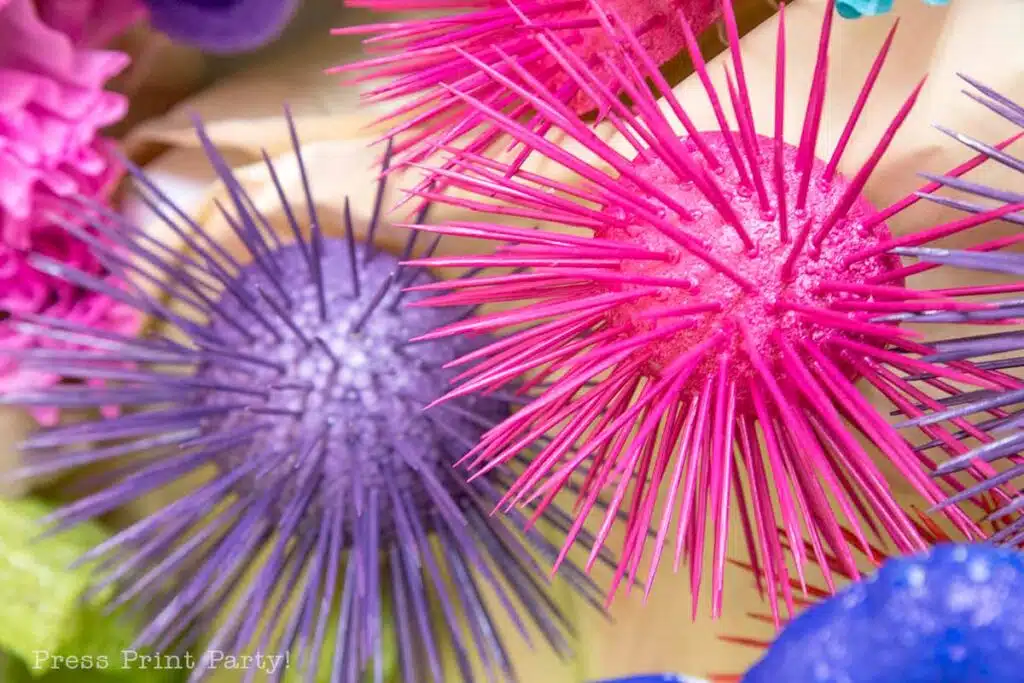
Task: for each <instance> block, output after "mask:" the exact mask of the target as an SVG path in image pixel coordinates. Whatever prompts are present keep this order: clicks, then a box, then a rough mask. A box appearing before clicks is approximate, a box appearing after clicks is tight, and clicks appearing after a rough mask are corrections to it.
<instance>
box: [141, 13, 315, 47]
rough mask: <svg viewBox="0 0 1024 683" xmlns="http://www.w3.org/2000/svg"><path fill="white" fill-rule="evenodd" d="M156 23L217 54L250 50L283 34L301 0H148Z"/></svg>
mask: <svg viewBox="0 0 1024 683" xmlns="http://www.w3.org/2000/svg"><path fill="white" fill-rule="evenodd" d="M145 2H146V5H147V6H148V7H149V12H150V21H151V22H152V24H153V27H154V28H156V29H158V30H160V31H163V32H164V33H165V34H167V35H168V36H169V37H170V38H172V39H174V40H177V41H179V42H182V43H186V44H189V45H193V46H195V47H198V48H200V49H201V50H205V51H207V52H213V53H217V54H228V53H236V52H247V51H249V50H254V49H256V48H259V47H262V46H263V45H266V44H267V43H269V42H270V41H272V40H274V39H275V38H277V37H278V36H279V35H281V32H282V31H284V29H285V27H286V26H287V25H288V23H289V22H290V21H291V19H292V17H293V16H294V15H295V12H296V10H297V9H298V6H299V3H298V0H145Z"/></svg>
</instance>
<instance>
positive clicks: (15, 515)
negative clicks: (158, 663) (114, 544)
mask: <svg viewBox="0 0 1024 683" xmlns="http://www.w3.org/2000/svg"><path fill="white" fill-rule="evenodd" d="M50 512H52V510H51V508H50V507H48V506H47V505H46V504H44V503H42V502H40V501H37V500H32V499H16V500H7V499H0V650H3V651H4V652H5V653H6V655H5V659H6V663H5V664H3V665H0V666H6V667H7V668H8V669H10V670H11V673H10V675H9V676H4V677H3V678H0V681H3V682H4V683H6V682H7V681H8V680H12V681H18V680H19V678H18V676H21V675H22V674H23V673H24V672H25V671H27V674H28V675H29V676H30V678H31V679H33V680H35V681H39V682H40V683H51V681H52V682H53V683H58V682H62V681H69V682H70V681H76V682H78V681H81V683H90V682H91V681H92V680H93V678H91V676H98V677H99V678H96V679H95V680H96V681H107V680H118V681H127V682H130V683H150V682H151V681H153V682H155V681H173V680H180V679H181V678H182V677H183V676H182V675H181V674H182V673H187V672H173V671H140V670H137V669H134V668H125V667H123V666H122V662H123V658H122V651H123V650H125V649H127V648H128V647H129V646H130V644H131V642H132V640H133V639H134V636H135V629H134V628H133V625H132V624H131V623H130V622H128V621H127V620H125V619H124V618H122V617H120V616H119V615H116V614H115V615H108V614H106V613H105V610H104V601H105V600H106V599H107V596H104V595H101V596H98V597H97V598H96V599H95V600H94V601H92V602H86V601H85V600H84V599H83V596H84V594H85V591H86V589H87V588H88V587H89V585H90V583H91V579H92V567H91V566H88V565H86V566H82V567H78V568H75V569H71V568H70V565H71V564H72V563H73V562H74V561H75V560H77V559H78V558H79V557H81V555H82V554H84V553H85V552H86V551H87V550H89V549H91V548H93V547H95V546H96V545H97V544H99V543H101V542H103V541H104V540H106V539H107V538H108V535H107V533H106V532H105V531H104V529H103V528H102V527H100V526H99V525H98V524H93V523H84V524H80V525H77V526H75V527H74V528H72V529H71V530H69V531H66V532H63V533H61V534H57V535H54V536H50V537H47V538H43V539H40V538H39V534H40V531H42V529H43V526H42V525H41V521H40V520H41V519H42V518H43V517H44V516H46V515H47V514H49V513H50ZM19 666H20V667H21V668H20V669H19V668H18V667H19ZM22 669H24V671H22ZM0 671H3V669H2V668H0ZM5 673H6V672H5Z"/></svg>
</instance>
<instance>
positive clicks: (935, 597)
mask: <svg viewBox="0 0 1024 683" xmlns="http://www.w3.org/2000/svg"><path fill="white" fill-rule="evenodd" d="M1022 590H1024V556H1022V555H1021V554H1020V553H1016V552H1012V551H1009V550H1004V549H999V548H995V547H993V546H990V545H976V546H971V545H941V546H938V547H937V548H935V549H933V550H931V551H929V552H928V553H926V554H923V555H918V556H915V557H908V558H903V559H896V560H891V561H889V562H887V563H886V564H884V565H883V566H882V568H881V569H880V570H879V571H878V572H877V574H875V575H873V576H872V577H870V578H869V579H867V580H864V581H861V582H859V583H856V584H854V585H852V586H850V587H849V588H847V589H846V590H844V591H842V592H840V593H838V594H837V595H836V596H835V597H833V598H831V599H829V600H827V601H825V602H823V603H821V604H819V605H816V606H814V607H812V608H810V609H808V610H807V611H806V612H804V613H803V614H802V615H801V616H800V617H798V618H797V619H795V620H794V621H793V622H792V623H791V624H790V625H789V626H788V627H787V628H786V629H785V630H784V631H783V632H782V634H781V635H780V636H779V638H778V640H776V642H775V643H774V644H773V645H772V646H771V648H770V649H769V650H768V653H767V654H766V655H765V657H764V659H762V660H761V661H760V662H759V663H758V664H756V665H755V666H754V667H753V668H752V669H751V670H750V671H749V672H747V674H746V676H744V677H743V679H742V681H743V683H768V682H773V683H774V682H775V681H820V682H821V683H1011V682H1013V681H1019V680H1020V677H1021V674H1020V672H1021V667H1022V666H1024V661H1022V659H1021V655H1020V652H1021V650H1020V647H1019V646H1018V643H1019V642H1020V639H1021V638H1022V637H1024V616H1022V615H1024V603H1022V600H1021V595H1022Z"/></svg>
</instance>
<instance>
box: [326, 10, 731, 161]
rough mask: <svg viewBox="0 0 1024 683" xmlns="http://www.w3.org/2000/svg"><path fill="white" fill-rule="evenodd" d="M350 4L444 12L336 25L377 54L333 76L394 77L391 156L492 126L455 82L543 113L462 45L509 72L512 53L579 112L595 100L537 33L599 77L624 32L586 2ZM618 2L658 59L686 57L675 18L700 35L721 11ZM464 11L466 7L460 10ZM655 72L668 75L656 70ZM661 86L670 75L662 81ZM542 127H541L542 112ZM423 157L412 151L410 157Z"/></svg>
mask: <svg viewBox="0 0 1024 683" xmlns="http://www.w3.org/2000/svg"><path fill="white" fill-rule="evenodd" d="M347 4H348V5H349V6H350V7H368V8H371V9H374V10H381V11H392V10H416V11H423V10H440V11H442V12H443V14H442V15H441V16H433V17H430V18H422V17H418V18H412V19H405V20H400V21H389V22H385V23H380V24H370V25H365V26H352V27H348V28H341V29H337V30H336V31H335V33H336V34H338V35H344V34H349V35H352V34H356V35H368V36H370V37H369V38H368V39H367V40H366V42H365V45H366V49H367V50H368V51H372V54H373V56H372V57H370V58H368V59H366V60H363V61H359V62H355V63H353V64H347V65H344V66H339V67H337V68H336V69H333V70H332V72H333V73H357V74H360V75H359V77H358V80H359V81H370V80H379V79H387V82H386V83H384V84H383V85H380V86H378V87H376V88H375V89H373V90H371V91H370V92H369V93H368V94H367V95H366V99H367V100H369V101H372V102H384V101H395V102H396V103H397V104H396V107H395V109H394V110H393V111H391V112H390V113H389V114H388V115H387V116H386V117H384V119H383V120H392V119H396V118H399V117H407V120H405V121H403V122H402V123H401V124H400V125H398V127H397V129H395V130H392V131H391V132H389V136H394V135H396V134H402V135H401V137H400V138H399V139H398V140H397V141H396V143H395V149H394V152H395V154H397V155H403V154H404V153H405V152H406V151H408V150H410V149H413V150H417V149H418V150H423V149H424V148H423V147H422V146H420V143H422V142H423V141H425V140H434V141H438V140H440V141H450V140H453V139H455V138H457V137H459V136H460V135H462V134H465V133H467V132H469V131H471V130H473V129H474V128H476V127H477V126H479V125H481V124H485V123H486V122H487V118H486V117H485V116H481V115H480V114H479V113H477V112H474V111H473V108H472V107H466V106H465V104H464V103H463V102H462V100H461V99H460V98H459V97H457V96H456V95H454V94H453V93H451V92H449V91H448V90H447V87H449V86H450V87H455V88H458V89H459V90H461V91H462V92H473V93H474V95H475V96H476V97H477V98H478V99H480V100H481V101H482V102H486V103H487V104H489V105H490V106H492V107H494V108H495V109H498V110H503V111H507V112H509V113H510V114H511V115H512V116H513V117H522V116H531V115H533V114H536V110H535V109H534V107H533V106H532V105H531V104H530V102H529V101H528V100H525V99H523V98H521V97H518V96H517V95H516V94H515V93H514V92H512V91H509V90H508V89H507V88H503V87H501V86H500V84H498V83H496V82H495V81H493V80H492V79H490V78H488V77H487V76H486V75H485V74H483V73H481V72H480V71H479V69H478V68H477V66H476V65H475V64H474V63H473V61H472V60H470V59H468V58H460V57H459V55H458V54H456V53H455V52H453V51H452V48H458V49H459V50H461V51H465V52H467V53H468V54H469V55H472V57H473V58H474V59H475V60H479V61H481V62H483V63H485V64H488V65H490V66H492V67H494V68H495V69H498V70H499V71H501V72H502V73H504V74H506V75H511V74H512V72H511V71H510V69H509V68H508V67H507V66H505V64H504V61H505V59H506V58H508V59H512V60H515V63H516V64H517V65H518V66H519V67H521V68H522V69H525V70H526V71H527V72H529V73H530V75H531V76H533V77H535V78H537V79H538V81H539V82H541V83H543V84H544V85H545V87H547V88H549V89H550V90H551V92H553V93H555V96H556V97H557V99H558V100H560V101H561V102H563V103H567V104H569V105H571V106H572V107H573V108H574V109H576V110H578V111H579V110H581V109H583V110H585V109H587V108H590V107H591V106H592V105H593V102H592V100H589V99H587V98H586V97H584V96H582V95H581V94H580V91H579V88H578V85H577V83H576V82H575V81H574V80H573V79H571V78H568V77H567V76H566V75H565V73H564V72H563V71H562V70H561V69H559V68H558V65H557V63H556V62H555V61H554V60H552V59H551V56H550V55H549V54H548V53H547V52H545V51H544V50H543V49H541V48H540V46H538V45H537V43H536V42H535V41H534V40H533V35H532V31H534V30H541V29H544V30H551V31H556V32H557V33H558V35H559V36H561V37H562V39H563V40H564V41H565V43H566V45H567V46H568V49H570V50H571V51H572V52H573V54H574V55H576V56H577V57H579V58H580V59H581V60H583V61H584V62H586V63H587V64H588V65H589V66H590V67H591V68H593V69H594V70H595V71H596V72H597V73H599V74H602V75H606V74H608V73H609V69H610V68H611V67H610V66H609V65H608V64H606V62H607V61H608V60H614V59H615V58H616V56H617V55H618V54H619V50H618V49H617V48H616V46H615V41H617V40H618V38H616V37H614V36H611V35H609V34H608V33H605V32H603V31H600V30H599V26H598V21H597V18H596V17H595V15H594V12H593V9H592V7H591V5H590V3H589V2H588V1H587V0H514V1H510V0H454V1H451V0H348V3H347ZM602 4H603V5H604V6H607V7H611V8H614V9H615V10H616V11H617V12H618V13H619V14H620V15H621V16H622V18H623V20H624V21H625V22H626V24H627V25H628V26H629V27H630V30H631V32H632V33H633V34H634V35H635V36H636V37H637V39H638V40H639V41H640V43H641V44H642V45H643V47H644V50H645V52H646V54H647V55H648V56H649V57H650V59H651V60H653V62H654V63H655V64H658V65H660V64H663V63H665V62H667V61H668V60H670V59H672V58H673V57H674V56H676V55H677V54H679V52H680V51H681V50H682V46H683V44H684V41H683V33H682V30H681V28H680V26H679V25H678V24H677V23H676V22H675V21H674V20H673V17H674V16H675V14H676V13H677V12H678V13H681V14H682V15H683V16H684V17H685V18H686V20H687V22H688V23H689V26H690V27H691V28H692V30H693V32H694V33H698V34H699V33H701V32H702V31H703V30H704V29H706V28H707V27H708V26H709V25H710V24H711V23H712V22H713V21H714V20H715V18H716V17H717V16H718V13H719V10H718V6H719V0H643V1H642V2H629V1H628V0H603V2H602ZM457 10H465V11H464V12H461V13H454V12H455V11H457ZM656 78H658V79H661V75H660V74H657V76H656ZM662 82H663V80H662ZM533 125H534V126H535V127H542V126H544V125H545V124H544V122H543V119H542V118H535V119H534V123H533ZM497 137H498V131H496V130H494V129H493V128H490V127H485V128H484V130H482V131H481V132H480V134H479V137H478V138H477V140H476V142H475V144H474V147H473V149H474V150H475V151H480V150H482V149H484V148H486V147H487V146H488V145H490V144H491V143H492V142H494V140H495V139H496V138H497ZM415 156H417V155H416V154H413V158H415Z"/></svg>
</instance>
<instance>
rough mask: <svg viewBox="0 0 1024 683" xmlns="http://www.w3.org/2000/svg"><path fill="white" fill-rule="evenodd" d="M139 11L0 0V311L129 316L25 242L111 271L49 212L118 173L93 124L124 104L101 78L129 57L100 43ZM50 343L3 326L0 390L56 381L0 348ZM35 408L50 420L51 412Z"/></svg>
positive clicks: (113, 319) (124, 2) (96, 192)
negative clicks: (31, 260) (37, 266)
mask: <svg viewBox="0 0 1024 683" xmlns="http://www.w3.org/2000/svg"><path fill="white" fill-rule="evenodd" d="M140 12H141V10H140V6H139V5H138V4H137V3H136V2H134V1H132V2H129V1H128V0H95V1H90V0H0V317H6V316H8V315H10V314H12V313H14V314H19V313H31V314H39V315H46V316H52V317H55V318H60V319H62V320H66V321H68V322H70V323H75V324H79V325H87V326H89V327H95V328H98V329H103V330H113V331H118V332H130V331H131V330H132V329H134V328H135V327H136V326H137V325H138V321H137V319H136V317H135V316H134V315H133V314H132V313H130V312H129V309H125V308H124V307H122V306H121V305H119V304H117V303H116V302H114V301H112V300H110V299H108V298H106V297H103V296H99V295H97V294H95V293H92V292H89V291H87V290H84V289H81V288H77V287H74V286H71V285H69V284H67V283H65V282H61V281H59V280H56V279H54V278H51V277H48V276H46V275H43V274H41V273H39V272H38V271H36V270H34V269H33V268H32V267H31V266H29V264H28V263H27V262H26V259H25V252H26V250H27V249H28V248H29V247H31V248H32V250H33V251H36V252H41V253H44V254H46V255H48V256H50V257H52V258H56V259H58V260H60V261H62V262H65V263H68V264H70V265H73V266H75V267H77V268H79V269H81V270H83V271H85V272H87V273H90V274H92V275H96V276H100V277H109V275H108V274H107V273H106V272H105V271H104V270H103V269H102V268H101V266H100V265H99V264H98V263H97V262H96V260H95V259H94V258H93V257H92V256H91V254H90V253H89V251H88V248H87V247H86V246H85V245H84V244H82V243H80V242H79V241H77V240H75V239H74V238H73V237H71V236H70V235H69V234H67V233H65V232H64V231H63V230H61V229H60V228H59V227H58V226H56V225H54V224H53V222H52V221H51V220H50V216H51V215H52V212H53V211H54V210H55V209H57V208H58V207H59V204H60V198H61V197H67V196H71V195H81V196H85V197H89V198H92V199H96V200H100V201H105V200H106V199H107V197H108V195H109V193H110V191H111V189H112V188H113V186H114V184H115V183H116V181H117V179H118V178H119V177H120V174H121V169H120V167H119V165H118V164H117V163H116V161H115V160H114V158H113V157H112V155H111V147H110V143H109V142H108V141H107V140H105V139H104V138H102V136H100V134H99V132H100V130H101V129H102V128H103V127H105V126H108V125H110V124H112V123H114V122H116V121H118V120H120V118H121V117H122V116H123V115H124V113H125V111H126V109H127V101H126V99H125V98H124V97H123V96H121V95H119V94H116V93H113V92H108V91H106V90H105V89H104V87H105V85H106V83H107V81H108V80H109V79H110V78H111V77H113V76H114V75H116V74H117V73H119V72H120V71H121V70H123V69H124V68H125V66H126V65H127V64H128V61H129V59H128V57H127V55H124V54H122V53H120V52H113V51H109V50H104V49H100V48H98V47H97V46H98V45H102V44H103V43H105V42H106V41H108V40H109V39H110V38H111V37H113V36H114V35H115V34H116V33H118V32H120V31H121V30H123V29H124V28H125V27H127V25H128V24H129V23H131V22H132V21H134V20H136V19H137V18H138V17H139V16H140ZM53 343H56V342H53V341H52V340H44V339H38V338H35V337H32V336H24V335H21V334H20V333H19V332H18V331H17V330H16V329H15V328H13V327H11V326H4V327H3V329H0V393H2V392H6V391H10V390H12V389H15V388H19V389H24V388H29V387H37V386H44V385H48V384H52V383H54V382H57V381H59V380H60V377H58V376H54V375H48V374H45V373H39V372H36V371H31V372H29V371H22V370H19V369H17V367H16V364H15V363H14V362H13V360H12V359H11V358H10V357H9V354H4V353H3V351H4V350H9V349H17V348H26V347H29V346H35V345H44V344H53ZM5 355H6V356H7V357H4V356H5ZM37 417H38V418H39V419H40V420H41V421H44V422H51V421H53V420H54V419H56V414H55V413H54V412H53V411H40V412H38V413H37Z"/></svg>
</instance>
